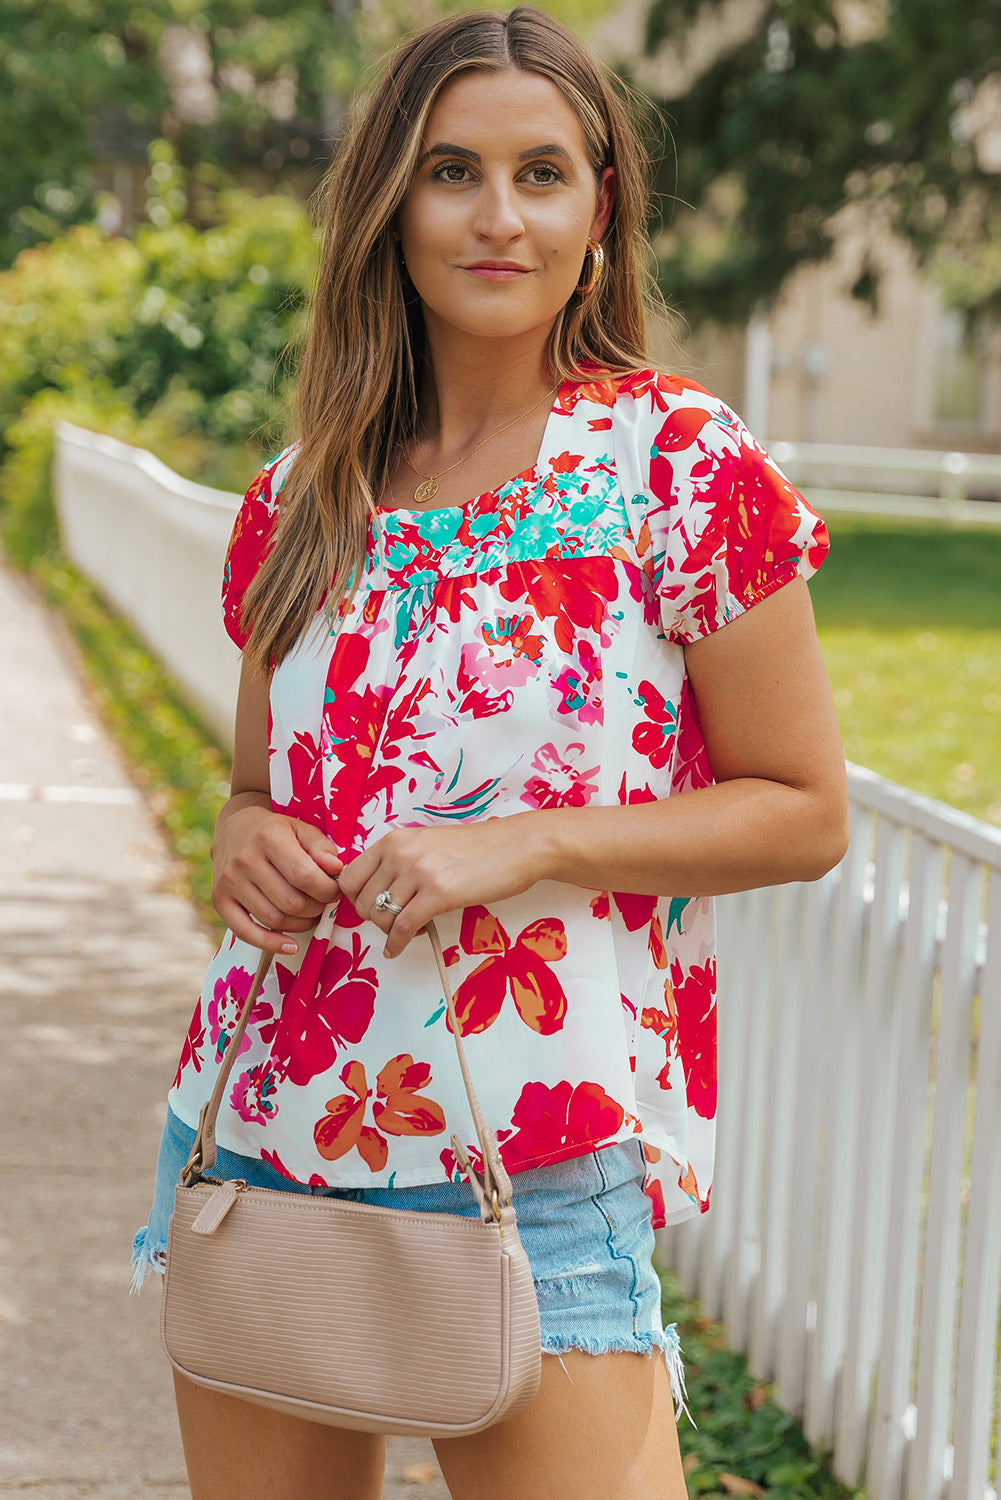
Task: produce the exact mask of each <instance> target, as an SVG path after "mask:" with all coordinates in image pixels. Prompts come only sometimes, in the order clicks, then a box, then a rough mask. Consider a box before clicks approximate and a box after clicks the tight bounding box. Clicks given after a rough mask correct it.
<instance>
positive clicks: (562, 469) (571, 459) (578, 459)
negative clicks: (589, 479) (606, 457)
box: [549, 450, 584, 474]
mask: <svg viewBox="0 0 1001 1500" xmlns="http://www.w3.org/2000/svg"><path fill="white" fill-rule="evenodd" d="M583 462H584V455H583V453H567V452H566V450H564V451H563V452H562V453H561V454H559V455H558V456H557V457H556V458H554V459H553V461H552V463H551V464H550V465H549V467H550V468H551V469H552V471H553V473H554V474H573V473H574V471H575V470H576V469H578V468H580V465H581V464H582V463H583Z"/></svg>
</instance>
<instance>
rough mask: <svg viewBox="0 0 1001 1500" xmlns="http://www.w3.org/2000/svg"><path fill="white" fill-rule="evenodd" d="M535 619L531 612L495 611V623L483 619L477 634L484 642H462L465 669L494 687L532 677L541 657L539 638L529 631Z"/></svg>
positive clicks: (515, 683) (541, 643) (541, 644)
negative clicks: (509, 613) (476, 644)
mask: <svg viewBox="0 0 1001 1500" xmlns="http://www.w3.org/2000/svg"><path fill="white" fill-rule="evenodd" d="M536 623H537V622H536V619H535V616H534V615H531V614H524V615H519V614H511V615H498V616H497V618H496V623H495V624H493V625H491V624H490V622H489V621H486V620H485V621H484V622H483V624H482V625H481V626H480V634H481V635H482V636H483V639H484V641H485V642H486V644H485V646H466V647H464V648H463V653H464V655H465V654H466V653H469V662H468V664H467V669H471V671H472V673H473V674H474V675H478V676H479V677H480V678H481V679H482V680H483V681H484V682H486V683H492V684H493V685H494V686H495V687H520V686H521V685H522V684H523V683H525V682H528V680H529V679H530V678H531V677H534V676H535V674H536V672H537V670H538V667H539V663H540V662H541V661H542V647H543V638H542V636H541V635H532V633H531V627H532V626H533V625H535V624H536Z"/></svg>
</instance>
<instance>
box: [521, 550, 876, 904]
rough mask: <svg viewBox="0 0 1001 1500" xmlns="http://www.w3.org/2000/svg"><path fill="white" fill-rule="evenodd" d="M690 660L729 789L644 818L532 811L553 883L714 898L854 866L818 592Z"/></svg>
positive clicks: (764, 615)
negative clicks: (817, 618) (815, 603)
mask: <svg viewBox="0 0 1001 1500" xmlns="http://www.w3.org/2000/svg"><path fill="white" fill-rule="evenodd" d="M685 659H686V664H687V668H688V674H689V679H690V682H691V686H692V690H693V692H694V694H695V701H696V703H697V705H698V710H699V718H700V721H701V724H702V731H703V734H704V736H705V742H706V748H707V750H708V752H709V760H710V763H711V765H712V767H713V773H714V775H715V778H716V782H717V785H716V786H712V787H705V788H704V789H702V790H700V791H694V792H683V793H681V794H679V795H678V796H674V797H670V798H668V799H666V800H664V801H661V802H648V803H640V804H636V805H633V806H630V807H609V808H561V809H554V810H553V811H545V812H540V813H537V814H532V813H529V814H528V815H527V816H528V817H530V818H532V817H534V818H536V819H537V820H538V822H537V824H536V828H535V837H536V838H537V839H539V840H541V843H542V849H541V861H542V868H543V869H544V870H545V875H546V878H549V879H555V880H569V881H572V882H573V883H574V884H576V885H583V886H595V887H598V888H605V889H609V890H621V891H634V892H636V893H637V894H639V893H646V894H649V895H661V894H672V895H700V896H713V895H721V894H722V893H723V892H725V891H739V890H747V889H750V888H751V887H753V886H761V885H776V884H780V883H781V882H783V881H787V880H815V879H818V878H819V877H820V876H821V875H823V874H824V873H825V871H827V870H829V869H830V868H831V866H832V865H835V864H837V862H838V860H839V859H840V858H841V857H842V855H843V854H844V852H845V847H846V844H847V838H848V794H847V787H846V782H845V766H844V755H843V753H842V749H841V740H840V736H839V734H838V724H837V718H836V715H835V712H834V704H833V701H832V699H831V690H830V686H829V684H828V681H827V673H826V671H825V669H824V663H823V658H822V657H821V654H820V646H819V644H818V642H817V633H816V629H815V627H814V623H813V609H812V605H811V602H810V593H809V590H808V588H807V586H806V583H805V581H804V580H803V579H801V578H796V579H793V580H792V582H790V583H788V584H786V585H784V586H783V587H782V588H781V589H779V590H777V591H776V592H775V593H774V594H772V595H771V596H770V597H769V598H767V599H764V600H762V601H761V603H760V604H756V605H755V606H754V608H753V609H750V610H748V611H747V613H746V614H744V615H742V616H740V618H739V619H736V620H734V621H732V622H731V623H730V624H729V625H727V626H725V627H724V628H723V629H721V630H717V631H715V632H714V633H713V634H712V635H710V636H707V637H705V639H703V640H700V641H697V642H695V644H694V645H692V646H689V647H687V648H686V651H685ZM526 832H527V829H526Z"/></svg>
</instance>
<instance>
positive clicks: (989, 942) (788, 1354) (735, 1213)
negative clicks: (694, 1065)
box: [659, 766, 1001, 1500]
mask: <svg viewBox="0 0 1001 1500" xmlns="http://www.w3.org/2000/svg"><path fill="white" fill-rule="evenodd" d="M849 774H850V786H851V797H852V838H851V844H850V848H849V851H848V854H847V855H846V857H845V859H844V861H843V862H842V864H841V865H840V866H839V868H838V869H837V870H836V871H832V872H831V874H829V875H828V876H826V877H825V878H824V879H823V880H822V881H819V882H817V883H816V884H812V885H786V886H781V887H778V888H775V889H770V890H761V891H749V892H746V893H743V894H741V895H737V896H727V897H725V898H723V899H721V900H720V902H719V924H720V941H719V951H720V1000H719V1031H720V1042H719V1046H720V1100H721V1103H720V1111H719V1140H718V1166H717V1172H716V1184H715V1187H714V1194H713V1205H712V1210H711V1212H710V1213H709V1214H708V1215H706V1216H705V1217H704V1218H701V1219H699V1220H693V1221H690V1222H688V1223H686V1224H682V1225H680V1226H678V1227H677V1228H675V1229H672V1230H667V1231H663V1232H662V1233H661V1235H660V1236H659V1240H660V1254H661V1260H662V1263H663V1264H665V1265H667V1266H669V1267H671V1268H673V1269H674V1270H675V1271H676V1272H677V1274H678V1275H679V1277H680V1280H681V1282H682V1284H683V1285H684V1286H685V1288H686V1290H687V1291H688V1292H689V1293H690V1294H691V1295H695V1296H697V1297H699V1299H700V1300H701V1301H702V1303H703V1305H704V1307H705V1309H706V1311H707V1313H708V1314H709V1316H711V1317H715V1318H720V1319H722V1320H723V1322H724V1323H725V1325H726V1330H727V1337H728V1341H729V1343H730V1344H731V1346H732V1347H733V1348H736V1349H741V1350H744V1351H746V1353H747V1357H748V1361H749V1364H750V1366H751V1368H752V1370H753V1371H754V1373H755V1375H756V1376H757V1377H758V1378H759V1379H762V1380H767V1381H774V1383H775V1394H776V1399H777V1400H778V1401H779V1402H780V1404H781V1405H782V1406H783V1407H785V1408H786V1409H787V1410H788V1411H791V1412H794V1413H796V1414H797V1415H799V1416H801V1417H802V1420H803V1425H804V1430H805V1432H806V1434H807V1437H808V1438H809V1440H810V1441H811V1442H813V1443H815V1444H817V1445H818V1446H821V1447H824V1448H827V1449H831V1450H833V1463H834V1468H835V1472H836V1473H837V1475H838V1477H839V1478H840V1479H842V1480H843V1481H844V1482H845V1483H846V1484H849V1485H852V1486H855V1485H858V1484H860V1483H862V1482H864V1483H865V1487H866V1489H867V1491H868V1494H869V1496H870V1500H984V1497H985V1496H993V1495H994V1494H995V1489H994V1487H993V1486H992V1485H991V1479H992V1477H993V1480H994V1486H996V1485H997V1477H996V1476H997V1467H996V1466H997V1461H998V1460H997V1452H998V1450H999V1449H1001V1430H999V1429H1001V1408H999V1401H998V1394H997V1384H998V1380H999V1379H1001V1370H999V1369H998V1351H999V1322H998V1315H999V1281H1001V829H994V828H992V827H990V826H989V825H988V824H984V823H980V822H978V821H977V820H976V819H973V818H970V817H967V816H965V815H964V814H961V813H958V812H954V811H952V809H950V808H948V807H945V806H943V805H942V804H939V803H936V802H933V801H931V799H929V798H925V797H921V796H918V795H917V794H915V793H912V792H907V791H905V790H904V789H903V788H901V787H898V786H895V785H894V784H893V783H892V782H888V781H885V780H883V779H882V778H881V777H878V776H875V775H874V774H873V773H872V772H869V771H865V770H863V769H862V768H860V767H857V766H852V767H850V768H849Z"/></svg>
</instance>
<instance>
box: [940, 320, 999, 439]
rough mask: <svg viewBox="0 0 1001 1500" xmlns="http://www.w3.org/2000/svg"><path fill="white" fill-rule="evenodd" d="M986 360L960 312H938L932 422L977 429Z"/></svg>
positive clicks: (981, 404) (981, 423) (980, 417)
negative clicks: (967, 329) (969, 332)
mask: <svg viewBox="0 0 1001 1500" xmlns="http://www.w3.org/2000/svg"><path fill="white" fill-rule="evenodd" d="M986 374H987V359H986V355H985V352H984V350H983V348H982V347H981V345H980V342H979V340H978V339H977V337H976V334H975V333H974V334H968V333H967V331H966V326H965V321H964V319H963V316H962V314H961V313H958V312H954V311H952V310H951V309H949V308H942V309H941V311H940V312H939V317H938V327H937V330H936V339H935V364H934V385H933V392H932V421H933V422H935V423H936V424H937V425H938V426H942V427H973V428H979V427H981V426H982V425H983V420H984V394H985V392H984V387H985V383H986Z"/></svg>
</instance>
